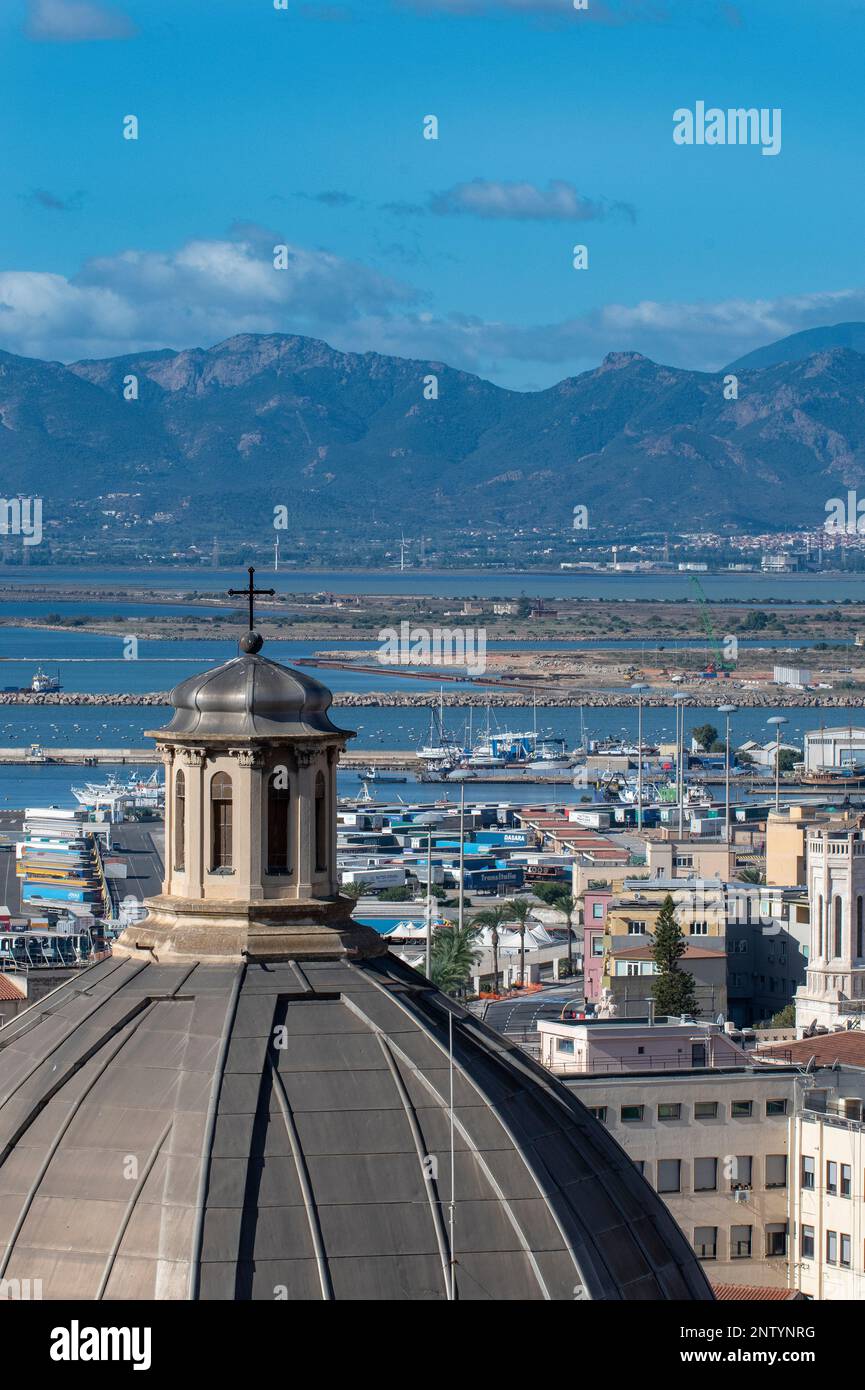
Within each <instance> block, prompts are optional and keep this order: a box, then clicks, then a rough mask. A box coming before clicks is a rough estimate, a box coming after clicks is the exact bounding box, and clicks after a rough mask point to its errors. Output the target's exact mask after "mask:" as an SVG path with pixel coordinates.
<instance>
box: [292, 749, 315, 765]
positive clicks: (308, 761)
mask: <svg viewBox="0 0 865 1390" xmlns="http://www.w3.org/2000/svg"><path fill="white" fill-rule="evenodd" d="M318 751H319V750H318V747H317V746H316V745H315V744H303V743H300V744H296V745H295V748H294V756H295V757H296V758H297V765H298V767H310V766H311V765H312V763H313V762H314V760H315V758H316V757H317V756H318Z"/></svg>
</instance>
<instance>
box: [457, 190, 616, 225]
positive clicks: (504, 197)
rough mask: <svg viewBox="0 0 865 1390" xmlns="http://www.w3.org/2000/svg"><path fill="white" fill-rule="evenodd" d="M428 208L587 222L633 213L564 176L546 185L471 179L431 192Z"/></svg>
mask: <svg viewBox="0 0 865 1390" xmlns="http://www.w3.org/2000/svg"><path fill="white" fill-rule="evenodd" d="M430 210H431V211H432V212H435V213H438V214H439V215H440V216H442V217H453V216H457V215H459V214H460V213H468V214H470V215H472V216H474V217H483V218H487V219H493V218H498V219H508V220H511V221H529V220H534V221H545V222H591V221H600V220H601V219H602V218H604V217H607V216H609V215H610V213H616V212H621V213H623V214H624V215H625V216H627V217H630V218H631V219H632V220H633V217H634V209H633V208H632V207H631V206H630V205H629V204H627V203H609V202H607V200H606V199H605V198H601V199H598V200H593V199H591V198H584V197H583V196H582V194H581V193H578V192H577V189H576V188H575V187H574V185H573V184H572V183H566V182H565V180H564V179H550V181H549V182H548V184H547V186H546V188H539V187H538V186H537V184H534V183H505V182H502V181H501V180H499V179H472V180H471V181H470V182H469V183H458V184H455V185H454V187H453V188H449V189H446V190H445V192H443V193H436V194H434V195H433V197H432V198H431V199H430Z"/></svg>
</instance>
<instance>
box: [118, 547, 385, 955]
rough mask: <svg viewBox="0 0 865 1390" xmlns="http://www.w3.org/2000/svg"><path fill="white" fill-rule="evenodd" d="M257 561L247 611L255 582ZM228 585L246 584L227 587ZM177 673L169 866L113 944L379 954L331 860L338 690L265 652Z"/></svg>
mask: <svg viewBox="0 0 865 1390" xmlns="http://www.w3.org/2000/svg"><path fill="white" fill-rule="evenodd" d="M253 574H254V572H253V571H252V570H250V587H249V590H240V591H239V592H241V593H244V594H248V595H249V597H250V619H252V617H253V612H252V603H253V595H254V594H255V593H257V592H261V591H260V590H256V589H255V588H254V584H253ZM230 592H238V591H236V590H232V591H230ZM262 646H263V641H262V638H261V636H260V635H259V634H258V633H257V632H256V631H255V630H254V629H251V630H250V631H249V632H248V633H247V634H246V636H245V637H243V638H242V639H241V641H240V643H239V647H240V651H239V655H238V656H236V657H235V658H234V659H233V660H231V661H228V662H226V663H225V665H223V666H219V667H217V668H216V669H215V670H211V671H206V672H203V673H202V674H200V675H197V676H193V677H191V678H190V679H189V680H186V681H183V682H182V683H181V684H180V685H178V686H177V687H176V688H175V689H174V690H173V691H172V693H171V696H170V697H169V698H170V703H171V705H172V706H173V709H174V716H173V718H172V720H171V722H170V723H169V724H168V725H167V727H166V728H164V729H159V730H157V731H155V732H152V733H151V734H150V737H152V738H155V739H156V741H157V748H158V750H159V752H160V753H161V755H162V759H163V762H164V765H165V785H166V798H165V805H166V810H165V874H164V879H163V884H162V892H161V894H160V895H159V896H158V897H155V898H151V899H149V900H148V901H147V904H146V906H147V907H148V909H149V915H148V916H147V917H146V918H144V919H143V920H142V921H140V922H136V923H135V924H134V925H132V926H130V927H128V928H127V929H126V931H124V933H123V934H122V936H121V937H120V938H119V940H118V943H117V948H119V952H120V953H121V954H122V953H129V954H135V955H138V954H141V953H144V954H146V955H148V956H149V957H151V958H152V957H153V956H156V957H158V958H159V959H160V960H163V959H166V958H168V959H171V958H175V957H178V958H179V957H184V956H190V955H195V956H196V957H197V958H198V959H211V958H218V959H223V960H224V959H233V960H238V959H248V960H255V959H260V960H264V959H267V960H279V959H285V958H286V957H291V958H298V959H299V958H304V957H307V958H314V957H321V956H334V955H337V956H340V955H346V956H350V957H352V958H358V957H366V956H374V955H380V954H383V953H384V951H385V949H386V947H385V945H384V942H383V940H382V938H381V937H380V936H379V934H378V933H377V932H375V931H373V930H372V929H371V928H369V927H364V926H361V925H360V924H359V923H357V922H354V921H352V919H351V916H350V910H351V904H350V902H349V901H348V899H346V898H342V897H340V894H339V880H338V875H337V867H336V797H337V792H336V768H337V762H338V760H339V755H340V753H341V752H342V750H343V749H344V747H345V745H346V742H347V740H348V739H349V738H351V737H353V735H352V734H350V733H349V732H348V731H346V730H343V729H339V728H337V727H336V725H335V724H333V723H332V722H331V720H330V718H329V716H328V709H329V707H330V703H331V695H330V691H329V690H327V689H326V688H325V687H324V686H323V685H320V684H319V682H318V681H314V680H311V679H310V678H309V677H307V676H304V675H302V674H301V673H300V672H299V671H292V670H290V669H289V668H288V667H285V666H281V665H279V664H277V663H276V662H274V661H270V660H268V658H267V657H263V656H261V655H260V653H261V648H262Z"/></svg>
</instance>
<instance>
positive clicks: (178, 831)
mask: <svg viewBox="0 0 865 1390" xmlns="http://www.w3.org/2000/svg"><path fill="white" fill-rule="evenodd" d="M174 867H175V869H177V870H179V871H180V872H181V873H182V872H183V870H184V869H185V868H186V776H185V774H184V772H183V771H182V770H181V769H178V772H177V776H176V777H175V779H174Z"/></svg>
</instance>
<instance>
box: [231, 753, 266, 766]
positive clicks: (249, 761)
mask: <svg viewBox="0 0 865 1390" xmlns="http://www.w3.org/2000/svg"><path fill="white" fill-rule="evenodd" d="M228 752H229V756H230V757H232V758H234V759H235V760H236V761H237V763H238V764H239V766H240V767H261V766H262V764H263V762H264V755H263V753H262V751H261V749H260V748H229V750H228Z"/></svg>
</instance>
